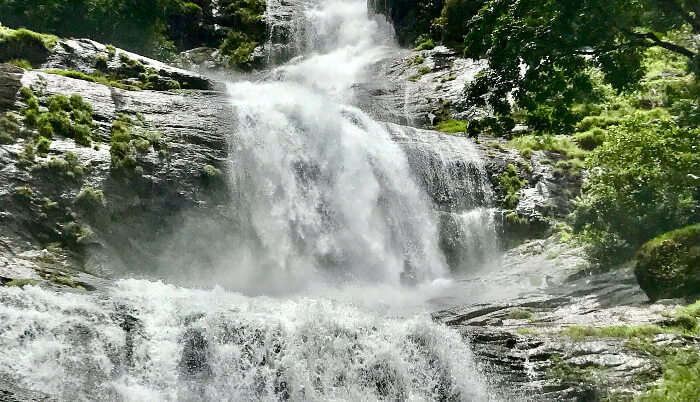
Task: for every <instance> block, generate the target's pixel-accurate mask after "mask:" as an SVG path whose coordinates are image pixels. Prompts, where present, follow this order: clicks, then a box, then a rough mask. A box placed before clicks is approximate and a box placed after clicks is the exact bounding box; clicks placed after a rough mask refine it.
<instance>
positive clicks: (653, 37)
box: [625, 32, 696, 58]
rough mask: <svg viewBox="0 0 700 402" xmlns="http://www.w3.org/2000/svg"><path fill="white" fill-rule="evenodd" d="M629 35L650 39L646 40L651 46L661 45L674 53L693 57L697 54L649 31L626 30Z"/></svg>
mask: <svg viewBox="0 0 700 402" xmlns="http://www.w3.org/2000/svg"><path fill="white" fill-rule="evenodd" d="M625 33H626V34H627V35H629V36H632V37H633V38H636V39H642V40H650V41H651V42H646V43H647V44H648V45H651V46H660V47H662V48H664V49H666V50H670V51H672V52H674V53H678V54H681V55H683V56H686V57H688V58H693V57H695V56H696V54H695V52H693V51H692V50H690V49H687V48H684V47H683V46H680V45H676V44H675V43H671V42H666V41H664V40H661V39H659V37H658V36H656V35H655V34H653V33H651V32H649V33H636V32H625Z"/></svg>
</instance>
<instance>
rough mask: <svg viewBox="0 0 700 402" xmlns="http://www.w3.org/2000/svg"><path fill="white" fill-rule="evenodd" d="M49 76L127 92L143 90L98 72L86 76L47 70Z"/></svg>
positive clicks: (65, 71)
mask: <svg viewBox="0 0 700 402" xmlns="http://www.w3.org/2000/svg"><path fill="white" fill-rule="evenodd" d="M44 72H45V73H47V74H54V75H60V76H63V77H68V78H73V79H76V80H82V81H88V82H94V83H96V84H102V85H106V86H110V87H114V88H119V89H124V90H127V91H138V90H140V89H141V88H140V87H138V86H134V85H129V84H123V83H121V82H119V81H118V80H119V77H116V76H110V77H107V76H104V75H102V74H100V73H98V72H96V73H94V74H85V73H83V72H80V71H73V70H45V71H44Z"/></svg>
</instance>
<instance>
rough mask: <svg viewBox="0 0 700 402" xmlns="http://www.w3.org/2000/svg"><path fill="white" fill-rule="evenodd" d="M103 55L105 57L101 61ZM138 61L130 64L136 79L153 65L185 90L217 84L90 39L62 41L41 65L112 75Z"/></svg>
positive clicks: (163, 75)
mask: <svg viewBox="0 0 700 402" xmlns="http://www.w3.org/2000/svg"><path fill="white" fill-rule="evenodd" d="M100 58H104V59H102V61H100ZM135 62H138V63H140V65H138V64H136V67H131V66H129V67H128V68H129V69H131V70H133V71H131V74H132V76H133V78H138V75H139V73H141V72H145V69H146V68H151V69H153V70H154V71H156V72H157V74H158V76H159V77H160V78H161V79H163V80H166V79H171V80H174V81H177V82H178V83H179V84H180V87H181V88H183V89H204V90H206V89H212V88H214V86H215V84H214V82H213V81H211V80H209V79H208V78H206V77H203V76H201V75H199V74H196V73H193V72H190V71H187V70H183V69H179V68H175V67H171V66H169V65H167V64H164V63H161V62H159V61H157V60H153V59H149V58H147V57H143V56H140V55H137V54H135V53H131V52H128V51H126V50H123V49H118V48H114V50H111V49H108V48H107V47H106V46H105V45H103V44H101V43H98V42H95V41H93V40H90V39H61V40H59V41H58V44H57V45H56V47H55V48H54V49H53V51H52V52H51V54H50V55H49V57H48V59H47V60H46V61H45V62H44V63H42V64H41V66H40V68H44V69H59V70H68V69H70V70H74V71H80V72H82V73H85V74H94V73H95V72H97V71H101V72H102V73H105V74H107V75H109V74H117V73H118V74H124V72H125V68H126V66H125V65H126V64H134V63H135ZM100 63H103V65H102V66H101V65H100Z"/></svg>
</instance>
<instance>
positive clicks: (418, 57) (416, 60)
mask: <svg viewBox="0 0 700 402" xmlns="http://www.w3.org/2000/svg"><path fill="white" fill-rule="evenodd" d="M424 62H425V57H423V56H421V55H416V57H414V58H413V64H423V63H424Z"/></svg>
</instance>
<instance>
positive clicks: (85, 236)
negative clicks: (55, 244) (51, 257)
mask: <svg viewBox="0 0 700 402" xmlns="http://www.w3.org/2000/svg"><path fill="white" fill-rule="evenodd" d="M93 236H94V233H93V231H92V230H91V229H90V228H89V227H87V226H84V225H81V224H79V223H75V222H71V223H68V224H66V225H65V226H64V227H63V243H64V244H65V245H66V246H68V247H72V248H77V247H79V246H82V245H84V244H85V243H86V242H87V241H88V240H90V239H91V238H92V237H93Z"/></svg>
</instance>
